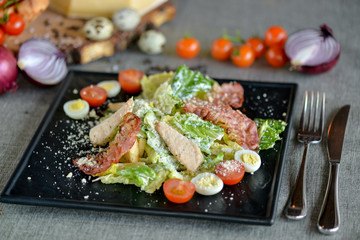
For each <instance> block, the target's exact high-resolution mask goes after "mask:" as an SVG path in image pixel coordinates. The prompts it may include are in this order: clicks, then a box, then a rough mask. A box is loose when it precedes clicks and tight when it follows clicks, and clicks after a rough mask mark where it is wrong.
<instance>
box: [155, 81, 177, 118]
mask: <svg viewBox="0 0 360 240" xmlns="http://www.w3.org/2000/svg"><path fill="white" fill-rule="evenodd" d="M154 99H155V100H156V101H155V102H154V105H155V106H156V107H157V108H158V109H160V110H161V111H162V112H164V113H165V114H172V113H173V112H174V111H175V109H176V108H177V106H181V105H182V101H181V100H180V99H178V98H175V97H174V96H173V90H172V89H171V86H170V84H169V82H164V83H163V84H161V85H160V86H159V87H158V88H157V89H156V91H155V94H154Z"/></svg>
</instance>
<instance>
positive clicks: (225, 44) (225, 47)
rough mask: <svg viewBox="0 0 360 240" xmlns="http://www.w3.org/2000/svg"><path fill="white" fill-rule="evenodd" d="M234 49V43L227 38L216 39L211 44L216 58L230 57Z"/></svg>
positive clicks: (224, 58) (212, 53)
mask: <svg viewBox="0 0 360 240" xmlns="http://www.w3.org/2000/svg"><path fill="white" fill-rule="evenodd" d="M233 49H234V45H233V43H232V42H231V41H230V40H228V39H226V38H219V39H216V40H215V41H214V42H213V43H212V45H211V55H212V56H213V58H214V59H216V60H219V61H225V60H228V59H230V55H231V52H232V50H233Z"/></svg>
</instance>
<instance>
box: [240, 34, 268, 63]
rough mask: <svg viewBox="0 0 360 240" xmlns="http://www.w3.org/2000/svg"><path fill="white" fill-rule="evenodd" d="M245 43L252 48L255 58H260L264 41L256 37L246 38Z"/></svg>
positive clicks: (262, 53)
mask: <svg viewBox="0 0 360 240" xmlns="http://www.w3.org/2000/svg"><path fill="white" fill-rule="evenodd" d="M245 45H247V46H249V47H251V48H252V49H253V50H254V53H255V58H261V57H262V56H263V55H264V54H265V51H266V48H265V43H264V41H263V40H261V39H260V38H258V37H253V38H250V39H248V40H247V41H246V42H245Z"/></svg>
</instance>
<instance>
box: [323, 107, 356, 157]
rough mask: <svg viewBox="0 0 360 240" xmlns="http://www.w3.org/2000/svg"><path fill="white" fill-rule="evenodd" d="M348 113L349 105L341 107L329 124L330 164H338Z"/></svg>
mask: <svg viewBox="0 0 360 240" xmlns="http://www.w3.org/2000/svg"><path fill="white" fill-rule="evenodd" d="M349 111H350V105H346V106H344V107H342V108H341V109H340V110H339V112H338V113H337V114H336V115H335V117H334V119H333V120H332V121H331V123H330V126H329V131H328V138H327V145H328V153H329V161H330V162H333V163H340V159H341V152H342V146H343V142H344V136H345V129H346V123H347V119H348V116H349Z"/></svg>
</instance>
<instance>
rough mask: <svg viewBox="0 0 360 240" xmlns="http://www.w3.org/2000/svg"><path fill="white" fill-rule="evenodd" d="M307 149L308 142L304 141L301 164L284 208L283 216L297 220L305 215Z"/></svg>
mask: <svg viewBox="0 0 360 240" xmlns="http://www.w3.org/2000/svg"><path fill="white" fill-rule="evenodd" d="M308 150H309V144H308V143H305V148H304V153H303V156H302V160H301V166H300V169H299V173H298V176H297V179H296V184H295V188H294V189H293V191H292V193H291V195H290V198H289V200H288V203H287V205H286V208H285V216H286V217H287V218H289V219H293V220H298V219H302V218H304V217H305V216H306V213H307V204H306V171H305V170H306V156H307V153H308Z"/></svg>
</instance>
